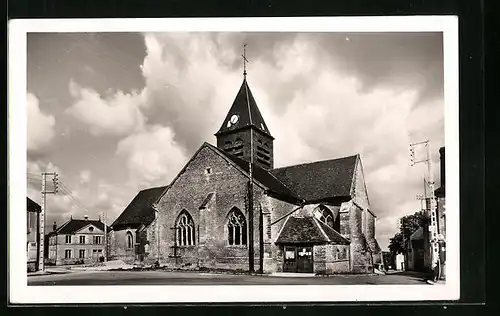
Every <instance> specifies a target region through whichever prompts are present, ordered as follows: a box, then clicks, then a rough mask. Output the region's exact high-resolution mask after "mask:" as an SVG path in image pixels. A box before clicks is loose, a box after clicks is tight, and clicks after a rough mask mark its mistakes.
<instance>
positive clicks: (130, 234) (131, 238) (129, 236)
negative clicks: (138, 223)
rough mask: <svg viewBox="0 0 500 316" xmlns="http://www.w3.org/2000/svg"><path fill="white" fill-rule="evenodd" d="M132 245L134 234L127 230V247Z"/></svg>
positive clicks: (130, 247)
mask: <svg viewBox="0 0 500 316" xmlns="http://www.w3.org/2000/svg"><path fill="white" fill-rule="evenodd" d="M133 247H134V236H132V233H131V232H127V248H128V249H132V248H133Z"/></svg>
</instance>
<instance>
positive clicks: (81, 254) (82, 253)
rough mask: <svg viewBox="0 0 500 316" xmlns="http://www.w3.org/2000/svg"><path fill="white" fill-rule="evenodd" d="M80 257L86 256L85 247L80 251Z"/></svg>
mask: <svg viewBox="0 0 500 316" xmlns="http://www.w3.org/2000/svg"><path fill="white" fill-rule="evenodd" d="M78 258H80V259H83V258H85V249H80V251H79V252H78Z"/></svg>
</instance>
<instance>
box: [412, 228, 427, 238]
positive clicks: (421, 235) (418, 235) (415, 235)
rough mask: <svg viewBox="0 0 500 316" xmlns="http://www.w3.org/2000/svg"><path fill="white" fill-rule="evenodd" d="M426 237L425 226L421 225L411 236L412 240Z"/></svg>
mask: <svg viewBox="0 0 500 316" xmlns="http://www.w3.org/2000/svg"><path fill="white" fill-rule="evenodd" d="M420 239H424V228H423V227H419V228H418V229H417V230H416V231H415V232H414V233H413V234H411V236H410V240H420Z"/></svg>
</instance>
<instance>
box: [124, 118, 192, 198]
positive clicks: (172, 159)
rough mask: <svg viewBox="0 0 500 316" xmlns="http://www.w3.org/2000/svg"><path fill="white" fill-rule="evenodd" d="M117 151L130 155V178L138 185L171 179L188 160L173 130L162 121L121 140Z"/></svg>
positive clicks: (168, 181) (128, 160)
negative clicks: (159, 124)
mask: <svg viewBox="0 0 500 316" xmlns="http://www.w3.org/2000/svg"><path fill="white" fill-rule="evenodd" d="M116 153H117V155H118V156H121V157H124V158H125V159H126V161H127V166H128V171H129V177H130V180H131V181H132V182H133V183H134V184H136V185H137V187H138V188H141V187H142V188H144V187H149V186H154V185H165V184H168V183H170V181H171V180H172V179H173V177H174V176H175V175H176V174H177V173H178V172H179V171H180V169H181V168H182V166H183V165H184V164H185V163H186V162H187V160H188V158H187V156H186V155H185V153H184V151H183V150H182V148H181V147H179V146H178V144H177V143H176V142H175V140H174V134H173V132H172V130H171V129H170V128H168V127H163V126H158V125H156V126H152V127H149V128H147V129H145V130H143V131H141V132H138V133H135V134H132V135H130V136H128V137H127V138H125V139H123V140H121V141H120V142H119V143H118V146H117V151H116Z"/></svg>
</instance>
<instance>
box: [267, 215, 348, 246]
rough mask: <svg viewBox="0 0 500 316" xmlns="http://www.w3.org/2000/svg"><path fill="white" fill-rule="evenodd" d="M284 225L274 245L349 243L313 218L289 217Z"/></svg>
mask: <svg viewBox="0 0 500 316" xmlns="http://www.w3.org/2000/svg"><path fill="white" fill-rule="evenodd" d="M284 225H285V226H284V227H283V229H282V230H281V233H280V235H279V236H278V238H277V240H276V243H288V244H293V243H333V244H340V245H348V244H349V241H348V240H347V239H345V238H344V237H342V236H341V235H340V234H339V233H338V232H336V231H335V230H334V229H333V228H331V227H329V226H327V225H325V224H323V223H322V222H320V221H318V220H317V219H316V218H314V217H293V216H290V217H289V218H288V219H287V221H286V222H285V224H284Z"/></svg>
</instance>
